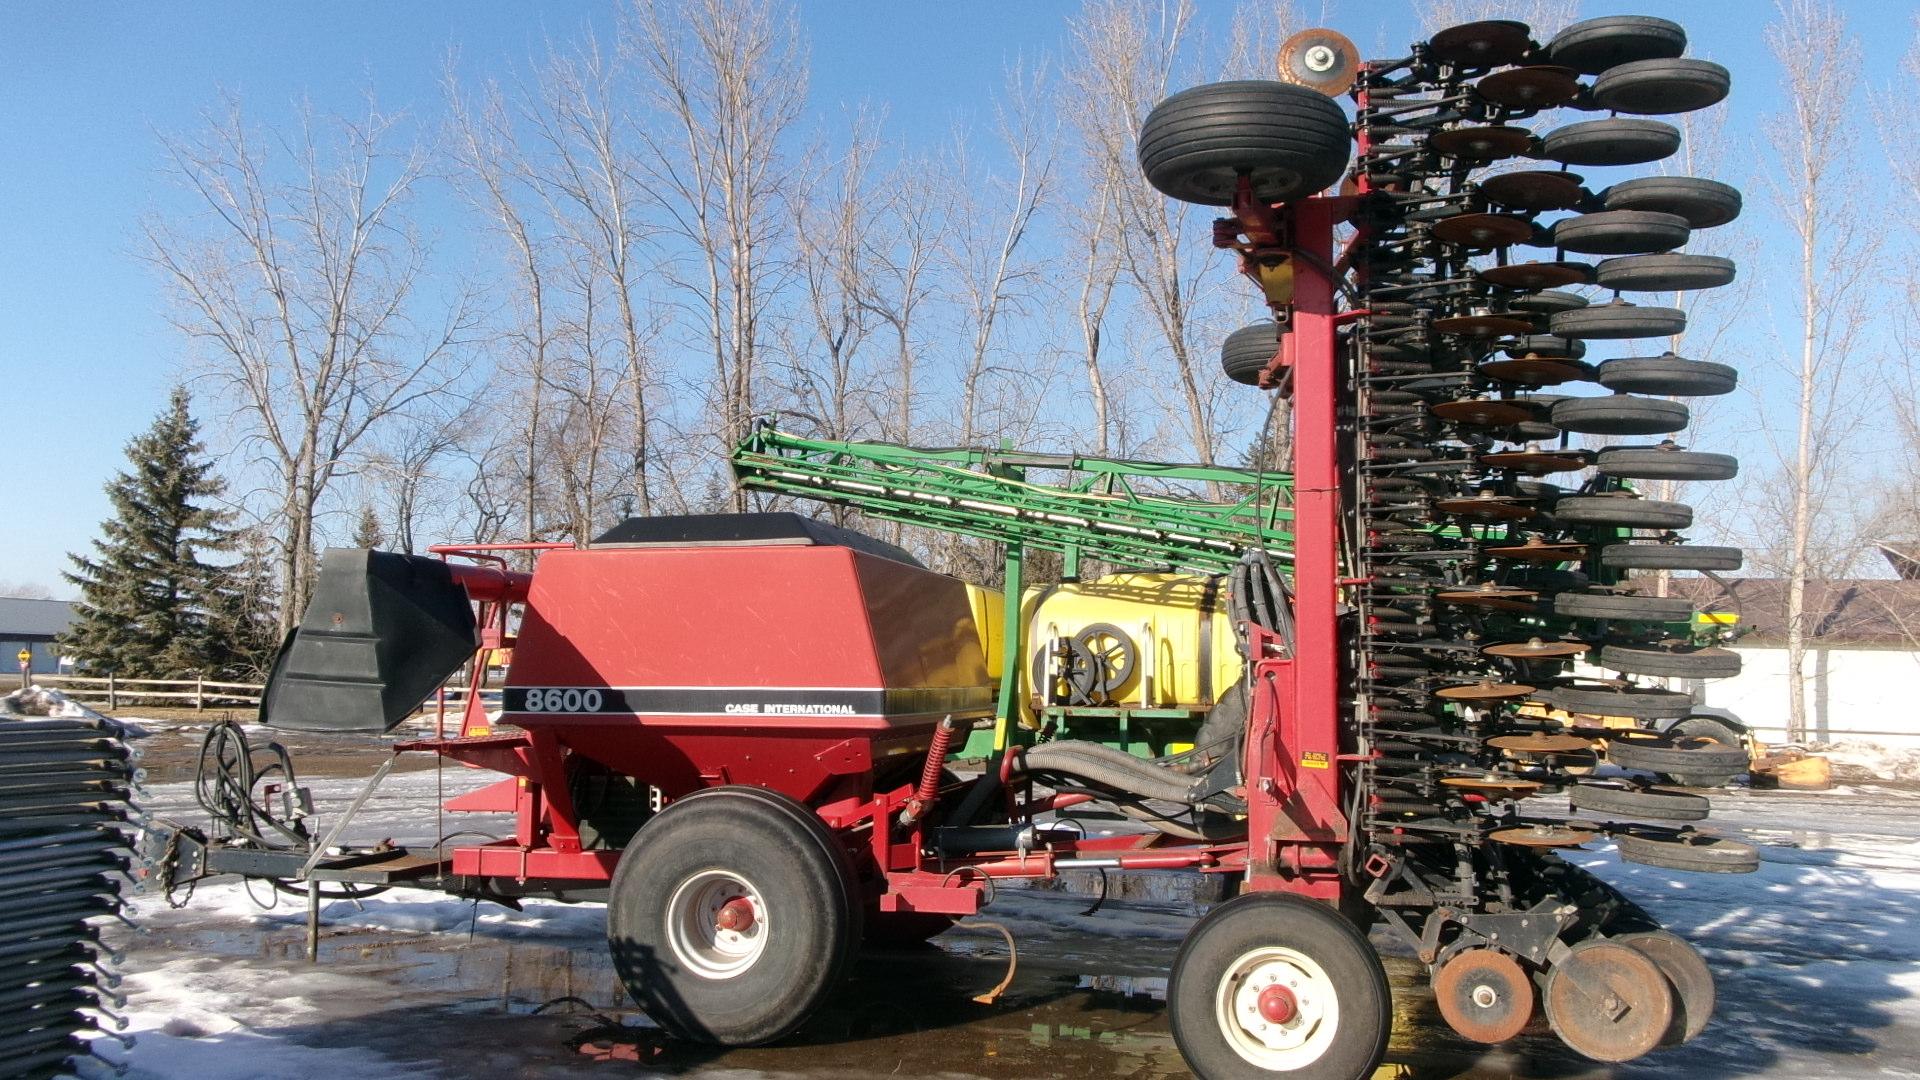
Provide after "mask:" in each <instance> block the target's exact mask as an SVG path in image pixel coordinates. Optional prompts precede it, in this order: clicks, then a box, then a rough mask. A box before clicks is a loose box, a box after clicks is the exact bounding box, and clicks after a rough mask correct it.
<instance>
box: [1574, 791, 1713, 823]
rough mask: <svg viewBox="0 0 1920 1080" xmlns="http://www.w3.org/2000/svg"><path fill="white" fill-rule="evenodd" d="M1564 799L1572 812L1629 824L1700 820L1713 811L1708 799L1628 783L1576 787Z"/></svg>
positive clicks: (1686, 792) (1690, 793) (1681, 792)
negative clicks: (1585, 813) (1616, 818)
mask: <svg viewBox="0 0 1920 1080" xmlns="http://www.w3.org/2000/svg"><path fill="white" fill-rule="evenodd" d="M1567 796H1568V803H1569V804H1570V805H1571V806H1572V807H1573V808H1574V809H1575V810H1588V811H1591V812H1593V813H1595V814H1606V815H1609V816H1617V817H1622V818H1626V819H1627V820H1629V821H1702V820H1705V818H1706V816H1707V814H1708V812H1709V811H1710V810H1711V809H1712V803H1711V801H1710V800H1708V799H1706V798H1703V797H1702V796H1699V795H1695V794H1693V793H1692V792H1688V791H1668V790H1663V789H1661V788H1657V787H1649V788H1640V787H1634V786H1632V785H1629V784H1614V783H1591V784H1584V783H1583V784H1576V785H1574V786H1573V787H1572V788H1570V789H1568V791H1567Z"/></svg>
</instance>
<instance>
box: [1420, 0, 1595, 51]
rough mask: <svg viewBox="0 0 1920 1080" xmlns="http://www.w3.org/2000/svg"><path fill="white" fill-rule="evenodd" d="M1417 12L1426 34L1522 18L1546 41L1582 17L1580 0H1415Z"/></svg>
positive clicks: (1538, 38) (1422, 29) (1537, 37)
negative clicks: (1483, 21) (1492, 21)
mask: <svg viewBox="0 0 1920 1080" xmlns="http://www.w3.org/2000/svg"><path fill="white" fill-rule="evenodd" d="M1413 12H1414V14H1415V15H1416V16H1418V17H1419V19H1420V31H1421V33H1424V34H1433V33H1437V32H1438V31H1441V30H1445V29H1446V28H1447V27H1449V26H1459V25H1460V24H1462V23H1470V22H1480V21H1482V20H1485V19H1518V20H1519V21H1521V22H1523V23H1526V24H1527V25H1528V26H1530V27H1532V28H1533V36H1534V37H1535V39H1537V40H1539V41H1545V40H1547V39H1548V38H1549V37H1551V36H1553V33H1554V32H1555V31H1556V30H1559V29H1560V28H1561V27H1564V26H1566V25H1567V24H1568V23H1570V22H1573V21H1574V20H1575V19H1577V18H1579V17H1580V0H1413Z"/></svg>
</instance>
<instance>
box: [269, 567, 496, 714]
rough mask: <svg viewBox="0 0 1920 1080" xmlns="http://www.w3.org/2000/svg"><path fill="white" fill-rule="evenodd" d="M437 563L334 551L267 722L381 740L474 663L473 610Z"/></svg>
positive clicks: (281, 664)
mask: <svg viewBox="0 0 1920 1080" xmlns="http://www.w3.org/2000/svg"><path fill="white" fill-rule="evenodd" d="M465 569H467V568H465V567H455V566H452V565H450V564H448V563H446V562H443V561H441V560H439V559H429V558H422V557H420V556H417V555H398V554H394V553H392V552H385V551H367V550H365V549H361V548H332V549H329V550H328V551H327V552H326V554H325V555H323V556H322V557H321V560H320V575H319V578H318V580H317V581H316V582H315V585H314V590H313V600H312V602H311V603H310V604H309V605H308V607H307V613H306V616H305V617H304V618H303V619H301V620H300V626H299V627H298V628H297V629H296V630H294V632H293V634H292V636H290V637H289V638H288V639H287V642H286V644H285V645H283V646H282V647H281V649H280V655H279V657H278V658H276V659H275V660H274V664H273V672H272V674H270V675H269V676H268V678H267V688H266V692H265V694H264V695H263V697H262V699H261V705H260V719H261V722H262V723H267V724H271V725H273V726H274V727H280V728H286V729H288V730H290V731H335V732H342V731H356V732H367V733H372V734H380V733H383V732H388V731H392V730H393V729H394V727H395V726H397V725H398V724H399V723H400V722H401V721H402V720H405V719H406V718H407V717H408V716H409V715H411V714H412V713H413V711H414V709H415V708H417V707H418V706H419V704H420V703H421V702H422V701H424V700H425V699H426V698H427V695H429V694H431V693H433V692H434V691H435V690H436V689H438V688H439V687H440V685H441V684H442V683H444V682H445V681H446V679H447V676H449V675H451V674H453V673H454V672H455V671H456V670H458V669H459V667H460V665H462V664H464V663H466V662H467V661H468V660H470V659H472V658H473V651H474V647H475V646H476V645H477V644H478V643H479V636H478V632H477V630H476V626H475V623H474V615H473V605H472V603H471V602H469V600H468V596H467V591H466V589H464V588H462V587H461V585H460V583H459V582H458V581H456V579H455V573H456V570H465Z"/></svg>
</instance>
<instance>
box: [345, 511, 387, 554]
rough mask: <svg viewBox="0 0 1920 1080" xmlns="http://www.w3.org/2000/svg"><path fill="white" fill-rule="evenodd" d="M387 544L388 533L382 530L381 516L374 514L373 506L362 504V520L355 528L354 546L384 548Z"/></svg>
mask: <svg viewBox="0 0 1920 1080" xmlns="http://www.w3.org/2000/svg"><path fill="white" fill-rule="evenodd" d="M386 542H387V536H386V533H385V532H383V531H382V530H381V528H380V515H379V514H376V513H374V512H373V504H372V503H361V504H360V520H359V522H358V523H356V524H355V525H354V527H353V546H354V547H357V548H378V547H382V546H384V545H385V544H386Z"/></svg>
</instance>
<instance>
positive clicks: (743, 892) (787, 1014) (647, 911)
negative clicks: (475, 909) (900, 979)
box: [607, 786, 860, 1046]
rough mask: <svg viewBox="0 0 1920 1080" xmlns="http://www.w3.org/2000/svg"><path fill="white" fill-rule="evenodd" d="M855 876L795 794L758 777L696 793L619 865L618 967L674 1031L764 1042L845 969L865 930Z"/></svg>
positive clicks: (813, 1003)
mask: <svg viewBox="0 0 1920 1080" xmlns="http://www.w3.org/2000/svg"><path fill="white" fill-rule="evenodd" d="M851 880H852V877H851V874H850V872H849V869H848V866H847V859H846V854H845V851H844V849H842V848H841V846H840V844H839V843H838V842H837V841H836V840H835V839H834V838H833V835H832V834H831V833H829V832H828V831H827V830H826V827H825V826H823V825H822V824H821V823H820V820H819V818H818V817H816V816H815V815H814V813H813V812H812V811H811V810H809V809H807V808H806V807H805V806H803V805H801V804H800V803H798V802H795V801H794V800H792V799H790V798H788V797H786V796H784V795H781V794H779V793H777V792H774V791H769V790H767V789H764V788H751V787H744V786H729V787H719V788H710V789H707V790H705V791H699V792H695V793H694V794H692V795H689V796H687V797H685V798H682V799H679V800H677V801H675V802H674V803H673V804H672V805H670V806H668V807H667V808H666V809H665V810H662V811H661V812H660V813H659V814H658V815H657V816H655V817H654V818H653V820H652V821H650V822H648V823H647V824H646V826H645V827H643V828H642V829H641V830H640V832H639V834H638V835H637V836H636V837H635V839H634V843H633V844H632V845H631V846H630V847H628V848H627V849H626V852H625V853H624V854H623V855H622V856H621V859H620V865H619V867H618V868H617V869H616V870H615V871H614V875H613V881H612V884H611V889H610V891H609V895H608V901H607V943H608V946H609V948H610V949H611V951H612V955H613V965H614V969H615V971H616V972H618V974H619V976H620V979H621V981H622V982H623V983H624V984H625V985H626V988H627V992H628V993H629V994H631V995H632V996H633V999H634V1001H635V1002H637V1003H638V1004H639V1005H640V1008H641V1009H642V1010H644V1011H645V1012H646V1014H647V1015H648V1016H649V1017H651V1018H652V1019H653V1020H654V1021H655V1022H656V1023H658V1024H660V1025H661V1026H662V1027H663V1028H666V1029H667V1030H668V1031H670V1032H672V1033H673V1034H675V1035H677V1036H679V1037H681V1038H685V1039H690V1040H693V1041H697V1042H705V1043H717V1044H720V1045H723V1046H752V1045H757V1044H760V1043H766V1042H772V1041H773V1040H775V1039H779V1038H781V1037H782V1036H785V1035H787V1034H789V1033H791V1032H792V1031H793V1030H794V1029H795V1028H797V1027H799V1026H800V1024H801V1023H803V1022H804V1021H805V1020H806V1019H807V1017H808V1016H809V1015H811V1014H812V1012H813V1011H814V1009H816V1008H817V1007H818V1006H819V1005H820V1003H821V1002H822V1001H823V1000H824V999H825V998H826V996H827V994H828V993H829V992H830V991H831V990H832V989H833V987H834V986H835V985H836V984H837V983H839V982H840V980H841V978H842V977H843V976H844V975H845V974H846V971H847V967H848V965H849V963H850V962H851V960H852V957H853V951H854V948H855V946H856V945H857V943H858V942H859V941H860V909H859V907H858V906H857V905H856V904H855V903H854V900H853V895H852V888H851V884H850V883H851ZM729 917H731V918H732V919H733V920H734V924H733V925H729V924H726V923H723V921H722V920H723V919H727V918H729ZM742 920H744V921H742Z"/></svg>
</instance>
